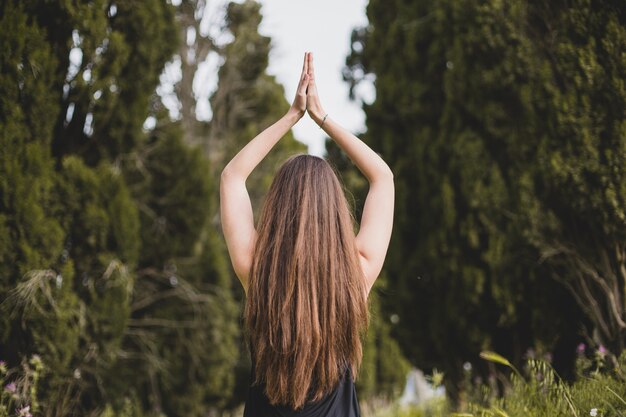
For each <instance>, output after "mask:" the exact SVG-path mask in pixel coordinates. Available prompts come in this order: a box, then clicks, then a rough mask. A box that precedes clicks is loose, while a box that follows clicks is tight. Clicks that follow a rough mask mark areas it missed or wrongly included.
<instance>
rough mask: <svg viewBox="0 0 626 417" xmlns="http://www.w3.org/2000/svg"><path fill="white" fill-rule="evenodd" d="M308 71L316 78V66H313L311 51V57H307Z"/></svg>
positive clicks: (310, 53)
mask: <svg viewBox="0 0 626 417" xmlns="http://www.w3.org/2000/svg"><path fill="white" fill-rule="evenodd" d="M307 69H308V70H307V73H308V74H309V76H310V77H311V78H315V68H314V67H313V53H312V52H309V59H307Z"/></svg>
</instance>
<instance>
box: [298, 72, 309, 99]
mask: <svg viewBox="0 0 626 417" xmlns="http://www.w3.org/2000/svg"><path fill="white" fill-rule="evenodd" d="M309 80H310V79H309V75H308V74H304V76H303V77H302V80H301V81H300V84H298V94H306V93H307V87H308V86H309Z"/></svg>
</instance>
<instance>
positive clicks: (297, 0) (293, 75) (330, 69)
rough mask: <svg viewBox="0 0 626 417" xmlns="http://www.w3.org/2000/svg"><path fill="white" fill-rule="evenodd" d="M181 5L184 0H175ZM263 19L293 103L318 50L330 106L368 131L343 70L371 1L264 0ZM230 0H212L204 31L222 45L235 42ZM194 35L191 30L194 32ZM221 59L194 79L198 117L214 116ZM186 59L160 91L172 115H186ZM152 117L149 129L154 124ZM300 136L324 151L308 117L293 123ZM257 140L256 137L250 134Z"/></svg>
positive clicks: (365, 86)
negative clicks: (225, 23) (179, 92)
mask: <svg viewBox="0 0 626 417" xmlns="http://www.w3.org/2000/svg"><path fill="white" fill-rule="evenodd" d="M170 1H171V2H172V3H173V4H175V5H178V4H179V3H180V0H170ZM259 2H260V3H261V5H262V8H261V13H262V15H263V21H262V23H261V27H260V29H259V30H260V32H261V34H263V35H265V36H269V37H270V38H271V39H272V50H271V52H270V63H269V68H268V72H269V73H270V74H271V75H275V76H276V79H277V80H278V82H279V83H281V84H282V85H283V86H284V88H285V95H286V98H287V100H288V101H289V102H291V101H292V100H293V97H294V95H295V91H296V86H297V84H298V79H299V76H300V71H301V70H302V60H303V58H304V52H305V51H311V52H313V57H314V59H315V77H316V82H317V89H318V92H319V94H320V99H321V102H322V106H323V107H324V110H325V111H326V112H328V114H329V117H332V118H333V119H334V120H335V121H336V122H338V123H340V124H341V125H342V126H344V127H345V128H346V129H348V130H350V131H352V132H355V133H358V132H362V131H363V130H365V115H364V113H363V111H362V109H361V105H360V103H359V102H352V101H350V100H349V99H348V84H347V83H346V82H344V81H343V79H342V69H343V68H344V66H345V60H346V57H347V56H348V54H349V53H350V35H351V33H352V29H354V28H355V27H359V26H363V25H365V24H367V18H366V16H365V7H366V5H367V0H317V1H315V2H307V3H305V2H304V1H303V0H259ZM226 4H227V0H208V1H207V6H206V9H205V11H204V17H203V21H202V24H201V31H203V32H206V33H207V34H209V35H210V36H211V37H213V38H214V39H215V40H216V42H217V43H218V44H223V43H226V42H230V41H231V36H230V35H229V34H226V33H223V32H221V27H222V25H221V21H222V20H223V19H224V12H225V5H226ZM188 36H189V34H188ZM194 36H195V35H194ZM220 64H221V60H220V59H219V57H218V56H217V54H216V53H213V54H209V57H208V59H207V60H206V61H205V62H203V63H201V64H200V66H199V67H198V72H197V73H196V75H195V78H194V87H193V88H194V93H195V95H196V99H197V107H196V116H197V117H198V118H199V119H200V120H210V119H211V116H212V112H211V109H210V107H209V101H208V97H209V96H210V95H211V94H212V93H213V91H215V88H216V87H217V81H218V80H217V70H218V69H219V65H220ZM180 77H181V70H180V58H175V59H173V60H172V61H170V62H169V63H168V64H166V66H165V70H164V71H163V73H162V74H161V84H160V85H159V87H158V88H157V93H158V94H159V95H160V96H161V98H162V100H163V103H164V104H165V106H166V107H167V108H168V109H169V111H170V115H171V116H172V117H173V118H174V119H176V118H178V117H180V103H179V102H178V99H177V97H176V94H175V91H174V84H175V83H177V82H178V81H179V80H180ZM357 94H358V96H359V97H360V98H362V99H364V100H367V101H368V102H371V101H372V100H373V99H374V95H375V90H374V86H373V84H372V83H371V82H366V81H364V82H361V84H359V87H358V88H357ZM154 124H155V120H154V118H153V117H149V118H148V119H147V120H146V123H145V124H144V127H145V128H152V127H154ZM293 130H294V134H295V137H296V139H298V140H300V141H301V142H303V143H305V144H306V145H308V147H309V153H312V154H314V155H323V154H324V151H325V150H324V138H325V133H324V132H323V131H322V130H320V129H319V127H318V126H317V125H316V124H315V123H314V122H313V121H312V120H311V119H310V118H309V117H308V116H305V117H304V118H303V119H302V120H301V121H300V122H299V123H298V124H297V125H296V126H294V128H293ZM250 139H252V138H250Z"/></svg>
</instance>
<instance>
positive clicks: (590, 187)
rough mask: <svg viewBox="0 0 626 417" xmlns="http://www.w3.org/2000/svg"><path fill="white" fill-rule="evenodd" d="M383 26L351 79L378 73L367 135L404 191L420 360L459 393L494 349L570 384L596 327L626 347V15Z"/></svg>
mask: <svg viewBox="0 0 626 417" xmlns="http://www.w3.org/2000/svg"><path fill="white" fill-rule="evenodd" d="M368 18H369V25H368V26H367V27H365V28H361V29H357V30H355V31H354V33H353V39H352V41H353V52H352V54H351V56H350V57H349V58H348V61H347V64H348V69H347V71H346V78H347V79H348V81H350V82H351V83H352V84H353V86H354V85H356V84H358V82H360V81H362V80H363V79H365V78H367V77H372V78H374V77H375V87H376V99H375V101H374V102H373V103H371V104H364V105H363V107H364V110H365V112H366V115H367V128H368V130H367V133H366V135H364V138H365V140H366V141H367V142H368V143H369V144H371V145H372V146H373V147H374V148H375V149H377V150H379V151H380V152H381V153H382V155H383V157H384V159H385V160H386V161H388V162H389V163H390V165H391V167H392V170H393V171H394V174H395V179H396V190H397V199H396V207H397V209H396V220H395V226H394V236H393V238H392V243H391V247H390V250H389V257H388V261H387V264H386V267H385V270H386V273H387V276H388V277H389V285H388V287H387V291H386V292H385V293H384V296H383V298H382V302H383V306H384V307H383V310H384V311H385V312H387V313H388V314H397V315H398V318H399V322H398V325H397V326H395V327H394V335H395V336H397V337H398V339H399V341H400V343H401V346H402V348H403V351H404V352H405V353H406V354H407V356H408V357H409V359H410V360H411V361H412V362H413V363H414V364H417V365H419V366H420V367H425V368H430V367H434V366H437V367H438V368H440V369H443V370H444V371H445V372H446V375H448V379H447V385H446V388H447V391H448V392H449V393H450V394H451V395H452V396H453V397H455V396H456V393H458V386H457V385H458V383H459V382H460V381H461V380H462V378H463V373H462V371H461V364H462V363H464V362H465V361H469V362H474V361H475V359H476V357H477V355H478V352H479V351H481V350H483V349H497V350H498V351H501V352H504V353H505V354H506V356H507V357H509V358H511V361H512V362H513V363H519V362H520V361H521V360H522V357H523V355H524V352H525V351H526V350H527V349H528V348H529V347H530V346H537V347H539V348H540V350H543V351H552V352H554V357H555V358H556V360H557V361H558V363H557V364H555V366H557V368H558V369H561V370H562V371H563V372H564V373H565V374H566V375H569V374H571V369H572V364H573V360H574V352H573V348H572V346H575V345H576V343H577V340H578V339H579V337H580V336H579V335H578V334H577V333H578V332H579V331H580V329H581V327H583V326H586V327H593V328H594V329H595V330H596V332H595V333H594V334H595V336H593V335H592V334H591V333H592V332H591V331H590V332H588V333H589V335H588V336H587V337H588V338H589V339H592V338H593V339H594V343H595V344H596V345H599V344H604V345H607V346H610V347H611V350H613V351H620V347H621V346H622V343H623V341H624V334H623V331H624V327H622V326H621V324H620V323H621V321H623V318H624V308H625V305H624V299H623V288H624V285H625V282H624V279H625V277H624V275H623V271H624V270H626V269H624V262H625V260H624V256H623V250H624V249H623V242H624V232H625V231H626V227H625V223H624V219H623V213H622V211H623V209H624V207H626V204H625V202H624V200H623V198H624V197H623V196H624V195H626V193H624V192H623V190H624V187H625V184H626V181H625V179H626V175H625V174H626V168H625V167H626V165H625V164H624V163H623V162H624V158H625V157H626V152H625V151H624V150H625V149H626V146H625V145H624V138H625V137H626V135H624V126H626V125H625V124H624V114H625V113H624V111H623V110H624V99H625V97H626V93H625V91H624V83H623V79H624V71H625V70H626V67H625V65H624V61H623V58H622V56H623V45H624V44H626V42H624V40H625V39H626V37H625V33H626V32H624V8H623V7H620V6H619V5H618V4H617V3H615V2H612V1H603V2H600V3H597V4H596V3H594V4H591V3H590V2H588V1H586V0H580V1H576V2H573V3H572V2H550V4H549V5H548V4H543V3H542V4H535V3H531V2H527V1H524V0H516V1H512V2H501V1H498V0H494V1H488V2H483V3H476V2H472V1H456V0H455V1H449V0H441V1H435V2H426V1H419V0H415V1H412V2H404V1H380V0H372V1H370V3H369V5H368ZM398 54H401V55H402V59H398ZM354 91H356V90H354ZM592 219H593V220H592ZM617 242H622V243H617ZM552 277H556V278H557V279H558V282H557V281H555V280H553V279H552ZM562 284H565V285H562ZM585 286H586V287H587V291H586V292H585V291H581V288H583V289H584V287H585ZM618 292H619V293H620V294H619V295H617V293H618ZM598 300H602V301H601V303H599V304H598ZM594 305H606V306H609V307H610V308H607V309H603V308H594V307H593V306H594ZM547 318H549V320H547ZM589 322H591V323H593V326H587V324H588V323H589ZM424 335H428V343H424V341H423V337H424ZM478 367H479V368H481V369H482V371H483V373H486V371H487V370H486V368H485V366H484V365H481V364H479V365H478Z"/></svg>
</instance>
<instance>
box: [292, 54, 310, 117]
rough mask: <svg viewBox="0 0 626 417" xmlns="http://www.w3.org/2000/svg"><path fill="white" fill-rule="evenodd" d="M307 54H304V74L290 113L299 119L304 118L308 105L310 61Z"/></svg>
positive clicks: (301, 76)
mask: <svg viewBox="0 0 626 417" xmlns="http://www.w3.org/2000/svg"><path fill="white" fill-rule="evenodd" d="M307 54H308V53H307V52H305V53H304V64H303V65H302V74H300V82H299V83H298V88H297V89H296V97H295V98H294V99H293V103H292V104H291V108H289V112H290V113H293V114H296V115H297V116H298V118H301V117H302V116H304V112H305V111H306V105H307V87H308V86H309V74H308V72H309V60H308V57H307Z"/></svg>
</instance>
